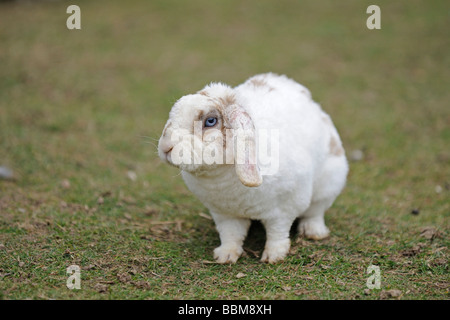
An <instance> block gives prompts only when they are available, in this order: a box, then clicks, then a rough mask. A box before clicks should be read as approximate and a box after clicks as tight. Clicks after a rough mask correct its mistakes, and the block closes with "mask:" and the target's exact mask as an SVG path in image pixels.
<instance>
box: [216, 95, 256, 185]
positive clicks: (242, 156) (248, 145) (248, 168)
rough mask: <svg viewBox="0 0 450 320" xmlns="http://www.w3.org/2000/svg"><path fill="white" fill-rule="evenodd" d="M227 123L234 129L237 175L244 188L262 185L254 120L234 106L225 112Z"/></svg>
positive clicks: (239, 107)
mask: <svg viewBox="0 0 450 320" xmlns="http://www.w3.org/2000/svg"><path fill="white" fill-rule="evenodd" d="M224 111H225V112H224V117H225V121H226V122H228V123H229V125H230V126H231V128H232V129H233V142H234V163H235V168H236V174H237V176H238V177H239V180H240V181H241V182H242V184H243V185H244V186H247V187H258V186H260V185H261V184H262V181H263V179H262V176H261V174H260V172H259V168H258V163H257V155H256V132H255V126H254V124H253V120H252V118H251V117H250V116H249V115H248V113H247V112H246V111H245V110H244V109H243V108H242V107H241V106H239V105H237V104H232V105H229V106H227V108H226V110H224Z"/></svg>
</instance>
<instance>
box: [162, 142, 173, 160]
mask: <svg viewBox="0 0 450 320" xmlns="http://www.w3.org/2000/svg"><path fill="white" fill-rule="evenodd" d="M173 147H174V145H173V144H172V143H171V141H170V140H168V139H162V140H161V141H160V143H159V150H160V152H161V154H162V155H164V156H165V157H166V159H167V156H168V154H169V153H170V151H172V149H173Z"/></svg>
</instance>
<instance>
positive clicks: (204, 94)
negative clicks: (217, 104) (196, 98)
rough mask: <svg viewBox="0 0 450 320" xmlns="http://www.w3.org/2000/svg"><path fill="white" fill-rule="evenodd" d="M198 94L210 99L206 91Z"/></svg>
mask: <svg viewBox="0 0 450 320" xmlns="http://www.w3.org/2000/svg"><path fill="white" fill-rule="evenodd" d="M198 94H201V95H202V96H205V97H209V94H208V92H206V91H205V90H202V91H199V92H198Z"/></svg>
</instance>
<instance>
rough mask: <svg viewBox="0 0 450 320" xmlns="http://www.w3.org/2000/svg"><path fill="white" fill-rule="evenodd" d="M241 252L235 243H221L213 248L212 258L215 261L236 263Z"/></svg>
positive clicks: (240, 248)
mask: <svg viewBox="0 0 450 320" xmlns="http://www.w3.org/2000/svg"><path fill="white" fill-rule="evenodd" d="M242 252H243V249H242V247H241V246H238V245H236V244H226V245H221V246H220V247H217V248H216V249H214V259H215V260H216V262H217V263H236V261H237V260H238V259H239V257H240V256H241V254H242Z"/></svg>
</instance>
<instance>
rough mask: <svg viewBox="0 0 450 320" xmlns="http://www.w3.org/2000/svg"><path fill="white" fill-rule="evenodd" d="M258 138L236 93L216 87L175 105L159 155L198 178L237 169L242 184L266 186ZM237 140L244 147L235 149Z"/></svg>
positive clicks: (160, 142) (188, 97)
mask: <svg viewBox="0 0 450 320" xmlns="http://www.w3.org/2000/svg"><path fill="white" fill-rule="evenodd" d="M237 132H239V134H237ZM242 132H243V134H241V133H242ZM254 136H255V134H254V125H253V121H252V119H251V118H250V116H249V115H248V114H247V113H246V112H245V110H244V109H243V108H242V107H240V106H239V105H238V104H237V103H236V99H235V96H234V94H233V90H232V89H231V88H229V87H226V86H223V85H220V84H216V85H212V86H209V87H207V89H206V90H202V91H200V92H198V93H197V94H192V95H187V96H184V97H182V98H181V99H180V100H178V101H177V102H176V103H175V105H174V106H173V107H172V110H171V111H170V114H169V120H168V121H167V123H166V125H165V127H164V130H163V132H162V135H161V138H160V140H159V144H158V154H159V157H160V158H161V159H162V160H163V161H164V162H168V163H169V164H171V165H174V166H176V167H178V168H180V169H181V170H184V171H187V172H191V173H193V174H196V175H199V174H204V173H207V172H212V170H213V169H215V168H217V167H218V166H224V165H234V166H235V169H236V173H237V175H238V177H239V179H240V181H241V182H242V183H243V184H244V185H246V186H250V187H254V186H258V185H260V184H261V183H262V177H261V175H260V174H259V169H258V166H257V164H256V149H255V148H256V147H255V141H254V139H255V138H254ZM237 137H239V141H243V143H237V144H236V148H235V146H234V141H235V140H236V139H237ZM235 150H237V151H236V152H235Z"/></svg>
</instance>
